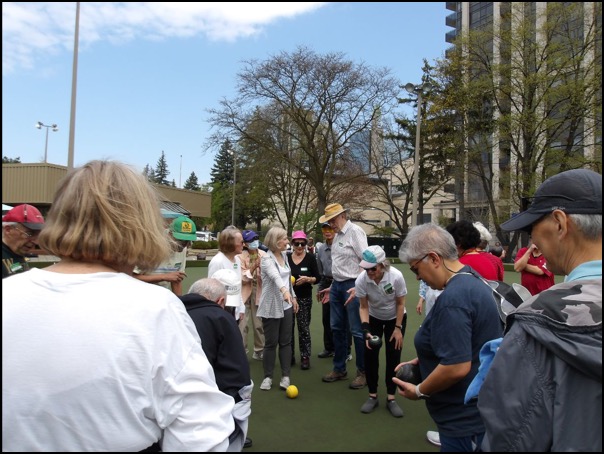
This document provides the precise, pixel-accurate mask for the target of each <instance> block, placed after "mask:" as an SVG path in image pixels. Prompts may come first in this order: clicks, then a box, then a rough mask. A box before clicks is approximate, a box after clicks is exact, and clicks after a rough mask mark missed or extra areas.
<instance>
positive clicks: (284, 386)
mask: <svg viewBox="0 0 604 454" xmlns="http://www.w3.org/2000/svg"><path fill="white" fill-rule="evenodd" d="M288 386H289V377H283V378H282V379H281V381H280V382H279V388H281V389H283V390H286V389H287V387H288Z"/></svg>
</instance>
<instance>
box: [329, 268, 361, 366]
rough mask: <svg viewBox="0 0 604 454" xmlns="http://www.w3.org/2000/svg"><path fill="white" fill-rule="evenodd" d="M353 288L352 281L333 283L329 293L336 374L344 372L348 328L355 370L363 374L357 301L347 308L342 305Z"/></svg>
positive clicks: (355, 299) (349, 304) (356, 299)
mask: <svg viewBox="0 0 604 454" xmlns="http://www.w3.org/2000/svg"><path fill="white" fill-rule="evenodd" d="M351 288H354V279H349V280H347V281H341V282H340V281H335V280H334V281H333V282H332V283H331V290H330V291H329V305H330V312H331V314H330V320H331V332H332V334H333V345H334V348H335V355H334V357H333V369H334V370H335V371H337V372H346V357H347V356H348V332H347V331H348V326H350V331H351V332H352V336H353V340H354V350H355V353H356V354H355V360H356V366H357V370H359V371H361V372H365V341H364V340H363V330H362V328H361V315H360V314H359V299H358V298H356V297H355V298H354V299H353V300H352V301H351V302H350V303H348V305H347V306H344V303H345V302H346V300H347V299H348V297H349V296H350V294H349V293H348V290H350V289H351Z"/></svg>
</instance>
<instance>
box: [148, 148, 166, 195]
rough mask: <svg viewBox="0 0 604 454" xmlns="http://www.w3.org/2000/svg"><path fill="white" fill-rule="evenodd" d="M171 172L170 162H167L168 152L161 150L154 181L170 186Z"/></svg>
mask: <svg viewBox="0 0 604 454" xmlns="http://www.w3.org/2000/svg"><path fill="white" fill-rule="evenodd" d="M168 175H170V172H169V171H168V163H167V162H166V154H165V152H164V150H162V151H161V157H160V158H159V159H158V160H157V165H156V166H155V172H154V173H153V180H152V181H153V182H155V183H157V184H163V185H165V186H170V182H169V181H168V180H167V177H168Z"/></svg>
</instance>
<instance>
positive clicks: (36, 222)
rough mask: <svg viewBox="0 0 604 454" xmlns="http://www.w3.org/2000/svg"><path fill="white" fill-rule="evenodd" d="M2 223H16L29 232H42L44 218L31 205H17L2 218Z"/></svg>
mask: <svg viewBox="0 0 604 454" xmlns="http://www.w3.org/2000/svg"><path fill="white" fill-rule="evenodd" d="M2 222H18V223H19V224H23V225H24V226H25V227H27V228H28V229H31V230H42V228H43V227H44V218H43V217H42V213H40V210H38V209H37V208H36V207H35V206H33V205H28V204H26V203H25V204H23V205H17V206H16V207H14V208H13V209H12V210H10V211H9V212H8V213H6V214H5V215H4V216H3V217H2Z"/></svg>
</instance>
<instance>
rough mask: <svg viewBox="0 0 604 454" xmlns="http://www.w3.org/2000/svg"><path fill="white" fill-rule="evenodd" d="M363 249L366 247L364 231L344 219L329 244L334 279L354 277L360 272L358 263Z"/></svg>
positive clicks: (344, 279) (361, 257)
mask: <svg viewBox="0 0 604 454" xmlns="http://www.w3.org/2000/svg"><path fill="white" fill-rule="evenodd" d="M365 249H367V235H366V234H365V231H364V230H363V229H362V228H361V227H359V226H358V225H355V224H353V223H352V222H350V220H348V221H346V224H344V227H343V228H342V229H341V230H340V231H339V232H338V233H336V236H335V238H334V239H333V243H332V244H331V273H332V275H333V278H334V280H336V281H339V282H341V281H346V280H348V279H356V278H357V276H358V275H359V274H360V273H361V268H360V267H359V263H361V260H362V259H363V251H364V250H365Z"/></svg>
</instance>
